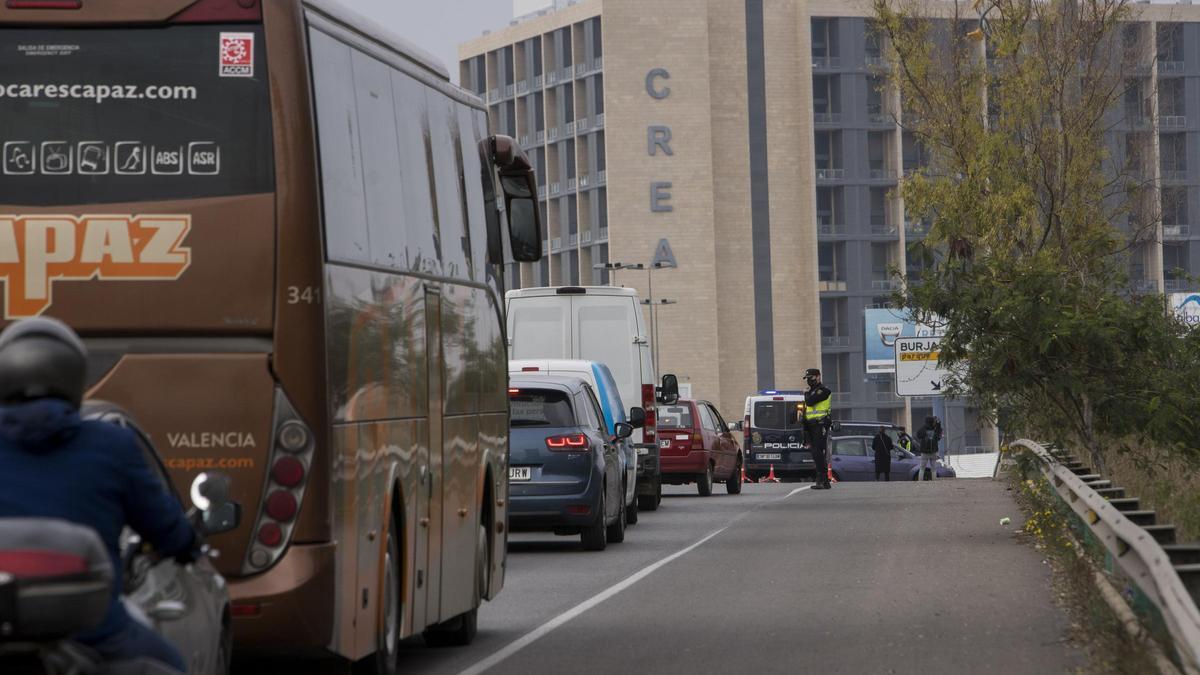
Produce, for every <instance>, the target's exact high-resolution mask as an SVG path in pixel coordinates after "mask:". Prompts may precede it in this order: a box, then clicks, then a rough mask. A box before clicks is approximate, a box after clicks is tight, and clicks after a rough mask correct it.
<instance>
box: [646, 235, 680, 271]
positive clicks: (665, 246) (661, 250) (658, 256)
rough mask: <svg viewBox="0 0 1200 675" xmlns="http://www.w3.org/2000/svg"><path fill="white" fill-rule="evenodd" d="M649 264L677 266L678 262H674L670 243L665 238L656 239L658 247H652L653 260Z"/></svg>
mask: <svg viewBox="0 0 1200 675" xmlns="http://www.w3.org/2000/svg"><path fill="white" fill-rule="evenodd" d="M650 264H651V265H653V266H655V267H679V263H677V262H675V253H674V252H673V251H672V250H671V243H670V242H668V241H667V240H666V239H659V240H658V248H655V249H654V260H651V261H650Z"/></svg>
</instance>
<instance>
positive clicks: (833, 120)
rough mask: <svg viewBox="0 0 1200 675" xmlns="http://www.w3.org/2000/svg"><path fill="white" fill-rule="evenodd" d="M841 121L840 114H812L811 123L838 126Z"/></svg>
mask: <svg viewBox="0 0 1200 675" xmlns="http://www.w3.org/2000/svg"><path fill="white" fill-rule="evenodd" d="M841 121H842V113H840V112H814V113H813V122H815V123H816V124H838V123H840V122H841Z"/></svg>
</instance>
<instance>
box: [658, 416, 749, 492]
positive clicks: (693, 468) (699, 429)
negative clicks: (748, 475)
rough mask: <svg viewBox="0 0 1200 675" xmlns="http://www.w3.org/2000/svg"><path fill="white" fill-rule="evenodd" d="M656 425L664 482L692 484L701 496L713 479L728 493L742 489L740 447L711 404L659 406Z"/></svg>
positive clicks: (708, 488) (710, 487)
mask: <svg viewBox="0 0 1200 675" xmlns="http://www.w3.org/2000/svg"><path fill="white" fill-rule="evenodd" d="M657 428H658V448H659V450H658V452H659V459H660V461H661V462H662V481H663V482H664V483H669V484H671V485H683V484H685V483H695V484H696V487H697V488H698V489H699V491H700V496H702V497H707V496H708V495H710V494H712V487H713V482H715V481H722V482H724V483H725V489H726V490H728V491H729V494H731V495H736V494H738V493H740V492H741V491H742V449H741V447H740V446H739V445H738V442H737V441H736V440H735V439H734V438H733V435H732V434H730V433H729V426H728V425H727V424H725V420H724V419H722V418H721V414H720V413H718V412H717V409H716V408H715V407H713V405H712V404H711V403H709V402H708V401H690V400H686V399H681V400H680V401H678V402H677V403H675V404H674V405H660V406H658V423H657Z"/></svg>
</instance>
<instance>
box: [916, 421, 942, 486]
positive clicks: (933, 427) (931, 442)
mask: <svg viewBox="0 0 1200 675" xmlns="http://www.w3.org/2000/svg"><path fill="white" fill-rule="evenodd" d="M941 440H942V427H941V425H940V424H938V422H937V418H935V417H933V416H930V417H926V418H925V426H923V427H921V428H920V429H918V430H917V445H919V446H920V448H921V464H920V465H919V468H918V469H917V480H926V479H925V468H926V467H928V468H929V480H936V479H937V459H938V444H939V443H940V442H941Z"/></svg>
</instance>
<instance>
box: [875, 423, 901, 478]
mask: <svg viewBox="0 0 1200 675" xmlns="http://www.w3.org/2000/svg"><path fill="white" fill-rule="evenodd" d="M895 447H896V445H895V444H894V443H892V439H891V437H890V436H888V435H887V433H885V432H884V430H883V427H879V433H877V434H875V438H874V439H872V440H871V449H872V450H874V451H875V480H879V477H880V476H883V479H884V480H886V481H891V480H892V451H893V450H894V449H895Z"/></svg>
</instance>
